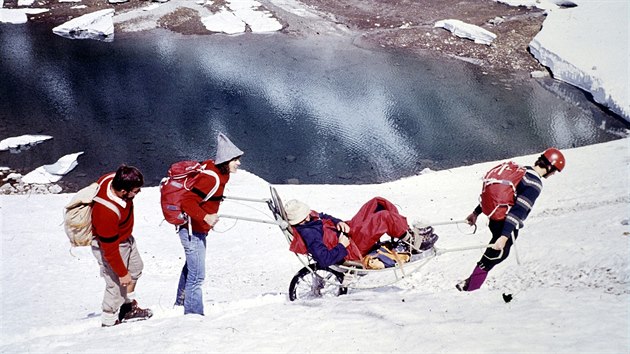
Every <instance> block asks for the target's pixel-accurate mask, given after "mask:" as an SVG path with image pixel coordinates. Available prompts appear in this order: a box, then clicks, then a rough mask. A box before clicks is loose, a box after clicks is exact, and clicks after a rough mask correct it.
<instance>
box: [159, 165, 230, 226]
mask: <svg viewBox="0 0 630 354" xmlns="http://www.w3.org/2000/svg"><path fill="white" fill-rule="evenodd" d="M203 176H212V177H214V178H216V179H217V181H218V180H219V176H218V175H217V174H216V173H215V172H214V171H212V170H206V165H202V164H200V163H199V162H197V161H179V162H176V163H174V164H172V165H171V167H170V168H169V169H168V173H167V176H166V177H164V178H163V179H162V181H161V182H160V205H161V206H162V214H163V215H164V220H166V222H168V223H169V224H173V225H175V226H181V225H184V224H186V223H188V215H186V213H185V212H184V211H183V210H182V208H181V201H182V198H183V196H184V195H185V194H186V192H189V191H190V192H193V193H195V194H197V195H198V196H200V197H201V198H202V202H206V201H208V200H210V199H211V197H212V195H213V194H214V193H215V192H216V191H217V189H218V188H219V184H218V183H217V184H216V185H215V186H214V188H213V189H212V190H211V191H210V192H209V193H208V194H205V193H203V192H202V191H200V190H199V189H197V188H195V183H196V182H197V181H198V180H199V179H200V178H203ZM213 200H214V199H213Z"/></svg>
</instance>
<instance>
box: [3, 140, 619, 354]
mask: <svg viewBox="0 0 630 354" xmlns="http://www.w3.org/2000/svg"><path fill="white" fill-rule="evenodd" d="M628 144H629V140H628V139H622V140H617V141H613V142H609V143H605V144H599V145H593V146H587V147H582V148H577V149H572V150H567V151H565V155H566V157H567V167H566V169H565V170H564V171H563V172H562V173H561V174H558V175H556V176H553V177H552V178H550V179H549V180H546V181H545V188H544V191H543V194H542V196H541V197H540V198H539V200H538V202H537V204H536V206H535V207H534V210H533V212H532V214H531V216H530V218H529V219H528V220H527V222H526V228H525V229H523V231H522V233H521V237H520V239H519V242H518V244H517V247H518V248H517V251H518V256H519V259H520V261H521V264H520V265H518V264H517V263H516V259H515V257H514V255H512V256H511V258H510V259H508V260H507V261H505V262H504V263H503V264H501V265H500V266H498V267H497V268H495V269H494V270H493V271H492V272H491V273H490V276H489V279H488V281H487V283H486V284H485V285H484V287H482V288H481V289H480V290H479V291H476V292H473V293H460V292H458V291H456V290H455V288H454V284H455V283H456V282H457V281H458V280H460V279H462V278H463V277H465V276H467V275H468V274H469V272H470V271H471V269H472V267H473V266H474V264H475V262H476V261H477V260H478V258H479V256H480V251H478V250H473V251H464V252H453V253H448V254H444V255H441V256H439V257H437V258H436V259H434V260H432V261H431V262H429V263H428V264H427V265H426V266H425V267H424V268H423V269H422V270H420V271H419V272H418V273H416V274H415V275H413V276H412V277H410V278H408V279H405V280H403V281H401V282H399V283H397V285H395V286H389V287H385V288H378V289H373V290H351V291H350V293H349V295H347V296H342V297H339V298H333V299H329V300H326V301H316V300H315V301H306V302H295V303H291V302H289V301H288V300H287V296H286V292H287V288H288V285H289V281H290V280H291V277H292V276H293V274H294V273H295V272H297V271H298V270H299V268H300V267H301V264H300V263H299V262H298V261H297V260H296V258H295V256H293V255H292V254H291V253H290V252H289V251H288V246H287V244H286V241H285V240H284V239H283V237H282V234H281V233H280V231H279V229H278V228H277V227H275V226H272V225H266V224H258V223H251V222H245V221H238V222H235V221H234V220H229V219H225V218H224V219H222V220H221V221H220V223H219V224H218V225H217V232H213V233H212V234H211V235H210V237H209V239H208V252H207V254H208V259H207V274H208V277H207V281H206V283H205V285H204V296H205V298H204V300H205V306H206V316H205V317H199V316H194V315H193V316H183V314H182V309H181V308H178V309H173V307H172V303H173V301H174V297H175V290H176V286H177V280H178V277H179V272H180V269H181V267H182V265H183V263H184V261H183V251H182V248H181V245H180V244H179V241H178V239H177V237H176V236H175V234H174V232H173V229H172V227H171V226H170V225H167V224H165V223H161V214H160V210H159V194H158V190H157V188H145V189H143V191H142V193H140V194H139V195H138V197H137V200H136V227H135V236H136V238H137V241H138V244H139V248H140V251H141V254H142V257H143V259H144V263H145V270H144V274H143V276H142V278H141V280H140V282H139V283H138V287H137V291H136V292H137V295H138V299H139V302H140V304H141V305H143V306H149V307H151V308H152V309H153V310H154V312H155V316H154V317H153V318H152V319H150V320H148V321H144V322H138V323H130V324H123V325H119V326H115V327H112V328H104V329H103V328H101V327H100V302H101V299H102V292H103V284H104V282H103V281H102V279H100V278H99V275H98V267H97V264H96V261H95V259H94V257H93V256H92V255H91V253H90V250H89V249H88V248H85V247H84V248H75V249H72V250H70V247H69V244H68V242H67V239H66V237H65V235H64V233H63V227H62V225H61V210H62V208H63V205H64V204H65V203H66V202H67V201H68V200H69V199H70V197H71V195H69V194H61V195H11V196H0V208H1V209H0V212H1V213H2V218H0V220H1V225H0V230H1V240H2V241H1V242H2V243H1V245H2V258H1V261H0V262H1V263H0V264H1V267H0V299H1V300H0V301H1V302H0V304H1V305H0V310H1V312H2V314H1V315H2V316H1V317H0V321H1V328H2V330H1V331H0V352H46V353H51V352H55V353H56V352H64V353H66V352H125V353H136V352H151V353H152V352H209V351H212V352H333V351H334V352H495V353H505V352H521V353H525V352H527V353H531V352H539V353H542V352H545V353H551V352H556V353H593V352H597V353H620V352H626V351H627V348H628V344H629V339H630V338H629V336H630V335H629V331H628V329H629V321H630V313H629V308H628V300H629V299H628V296H629V294H630V289H629V281H630V268H629V256H628V250H629V249H630V248H629V246H630V244H629V242H630V237H629V233H630V229H629V226H628V223H629V215H628V206H629V202H630V197H629V194H628V172H629V164H630V154H629V145H628ZM535 157H536V156H534V155H531V156H523V157H517V158H515V160H516V161H518V162H521V163H531V162H533V160H534V159H535ZM493 164H494V163H484V164H479V165H473V166H467V167H461V168H456V169H452V170H446V171H440V172H434V173H428V174H424V175H421V176H415V177H410V178H406V179H403V180H400V181H396V182H391V183H385V184H379V185H355V186H347V185H329V186H310V185H281V186H277V187H278V190H279V192H280V195H281V196H282V197H283V198H284V199H285V200H287V199H288V198H299V199H303V200H304V201H307V202H308V203H309V204H310V205H311V206H312V207H313V208H316V209H319V210H326V211H328V212H330V213H331V214H333V215H336V216H339V217H341V218H350V217H351V216H352V214H353V212H355V211H356V210H357V209H358V207H359V206H360V205H361V204H362V203H363V202H364V201H366V200H367V199H368V198H370V197H372V196H375V195H381V196H383V197H386V198H389V199H390V200H392V201H393V202H395V203H396V204H397V205H398V206H399V208H400V210H401V211H402V212H403V213H404V214H406V215H408V216H409V219H410V221H412V220H416V219H420V220H423V221H426V222H429V223H431V222H433V223H434V222H437V221H443V220H448V219H451V218H452V219H461V218H463V217H465V216H466V215H467V214H468V213H469V212H470V211H471V210H472V208H474V206H475V204H476V201H477V195H478V192H479V188H480V186H481V182H480V178H481V176H482V175H483V173H484V172H485V171H486V170H487V169H488V168H489V167H491V166H492V165H493ZM244 167H246V166H244ZM103 172H104V173H105V172H107V171H103ZM226 194H227V195H234V196H247V197H250V198H266V197H268V196H269V193H268V185H267V183H266V182H265V181H263V180H261V179H259V178H257V177H256V176H254V175H252V174H250V173H247V172H246V171H240V172H239V173H237V174H236V175H234V176H233V178H232V180H231V181H230V184H229V185H228V190H227V191H226ZM221 212H222V213H224V214H236V215H243V216H248V217H255V218H266V217H270V216H269V212H268V211H267V209H266V206H265V205H264V204H258V203H250V202H235V201H226V202H224V204H223V206H222V209H221ZM483 222H485V219H484V220H481V223H483ZM462 231H463V230H462ZM436 232H437V233H438V235H440V240H439V241H438V246H439V247H442V248H454V247H459V246H466V245H483V244H484V243H486V242H487V241H488V239H489V232H488V230H487V229H486V228H485V227H484V226H481V225H480V229H479V231H478V232H477V234H476V235H465V234H464V233H463V232H461V231H460V230H459V229H458V228H457V227H456V226H440V227H436ZM370 277H371V276H370ZM365 281H366V282H369V281H370V279H369V277H366V279H365ZM504 292H505V293H511V294H513V296H514V300H513V301H512V302H510V303H505V302H503V299H502V297H501V294H502V293H504Z"/></svg>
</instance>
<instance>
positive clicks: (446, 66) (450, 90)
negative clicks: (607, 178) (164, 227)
mask: <svg viewBox="0 0 630 354" xmlns="http://www.w3.org/2000/svg"><path fill="white" fill-rule="evenodd" d="M0 62H1V65H0V80H1V81H0V140H1V139H4V138H6V137H11V136H17V135H22V134H46V135H51V136H53V137H54V138H53V139H52V140H49V141H46V142H44V143H42V144H40V145H37V146H35V147H33V148H31V149H29V150H27V151H23V152H21V153H19V154H11V153H9V152H0V165H2V166H9V167H11V168H15V169H19V170H22V171H23V172H28V171H30V170H32V169H34V168H36V167H38V166H40V165H43V164H50V163H53V162H55V161H56V160H57V159H58V158H59V157H61V156H63V155H65V154H69V153H73V152H78V151H84V152H85V153H84V154H83V155H82V156H81V157H80V158H79V165H78V166H77V167H76V168H75V169H74V170H73V171H72V172H71V173H70V174H68V175H67V176H66V177H64V179H63V180H62V181H66V182H67V183H71V184H72V183H76V184H79V185H82V184H87V183H89V182H91V181H92V180H94V179H95V178H97V177H98V176H100V175H101V174H102V173H104V172H107V171H111V170H113V169H115V168H116V167H117V166H118V165H119V164H120V163H123V162H124V163H128V164H132V165H135V166H138V167H139V168H140V169H141V170H142V171H143V172H144V173H145V176H146V179H147V182H148V184H149V185H156V184H157V183H158V182H159V180H160V178H161V177H162V176H163V175H164V173H165V171H166V170H167V169H168V166H169V165H170V164H171V163H172V162H175V161H178V160H182V159H205V158H209V157H213V156H214V148H215V137H216V134H217V131H222V132H225V133H226V134H227V135H228V136H229V137H230V138H231V139H232V141H233V142H234V143H235V144H236V145H237V146H238V147H240V148H241V149H242V150H244V151H245V156H244V157H243V159H242V163H243V165H242V168H244V169H246V170H248V171H250V172H252V173H254V174H256V175H258V176H260V177H262V178H263V179H265V180H267V181H268V182H270V183H285V182H286V181H287V180H288V179H291V178H297V179H298V180H299V181H300V183H318V184H319V183H326V184H328V183H335V184H337V183H341V184H344V183H372V182H383V181H390V180H395V179H398V178H400V177H404V176H410V175H414V174H417V173H418V172H419V171H421V170H422V169H424V168H426V167H429V168H431V169H445V168H450V167H455V166H461V165H463V164H470V163H474V162H480V161H489V160H496V159H503V158H507V157H512V156H517V155H522V154H529V153H535V152H538V151H542V150H543V149H545V148H547V147H548V146H556V147H559V148H568V147H575V146H583V145H589V144H594V143H599V142H604V141H609V140H613V139H617V138H618V137H619V135H618V133H616V132H618V131H620V130H623V129H625V128H627V127H626V126H625V124H624V123H623V122H622V121H621V120H619V119H618V118H617V117H615V116H613V115H611V114H610V113H607V112H605V111H603V110H602V109H600V107H598V106H597V105H595V104H593V103H591V102H590V101H589V100H588V98H587V97H586V95H585V94H584V93H583V92H581V91H580V90H578V89H575V88H573V87H571V86H569V85H565V84H561V83H559V82H556V81H554V80H551V79H547V80H541V81H533V80H532V81H531V82H524V83H521V84H514V83H509V82H508V81H506V80H502V79H501V78H499V77H495V76H492V75H484V74H483V73H482V70H480V69H479V68H478V67H476V66H473V65H471V64H467V63H463V62H460V61H455V60H440V61H438V60H435V59H417V58H412V57H408V56H404V55H401V54H398V53H385V52H374V51H367V50H363V49H359V48H356V47H353V46H351V45H349V44H348V42H347V41H346V40H343V41H342V40H339V39H334V38H323V37H318V38H314V39H309V40H305V39H299V38H290V37H288V36H286V35H284V34H272V35H251V34H248V35H240V36H233V37H230V36H220V35H215V36H180V35H175V34H172V33H170V32H166V31H160V30H156V31H153V32H149V33H142V34H122V35H119V34H116V39H115V40H114V41H113V42H111V43H104V42H98V41H91V40H70V39H66V38H62V37H59V36H56V35H54V34H52V32H51V31H50V30H44V29H42V28H41V27H39V26H35V25H32V24H26V25H0Z"/></svg>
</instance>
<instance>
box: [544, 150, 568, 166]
mask: <svg viewBox="0 0 630 354" xmlns="http://www.w3.org/2000/svg"><path fill="white" fill-rule="evenodd" d="M542 156H543V157H544V158H545V159H547V162H549V165H551V166H553V167H554V168H555V169H556V170H557V171H558V172H562V169H563V168H564V163H565V161H564V155H562V153H561V152H560V150H558V149H556V148H549V149H547V150H545V152H543V154H542Z"/></svg>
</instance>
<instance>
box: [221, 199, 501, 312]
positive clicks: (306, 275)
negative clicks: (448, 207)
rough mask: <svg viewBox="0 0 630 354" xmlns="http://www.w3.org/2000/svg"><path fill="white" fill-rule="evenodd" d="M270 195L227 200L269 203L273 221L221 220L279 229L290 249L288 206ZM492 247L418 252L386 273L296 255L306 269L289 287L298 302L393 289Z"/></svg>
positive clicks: (477, 246) (225, 216)
mask: <svg viewBox="0 0 630 354" xmlns="http://www.w3.org/2000/svg"><path fill="white" fill-rule="evenodd" d="M270 192H271V198H270V199H251V198H240V197H228V196H226V197H225V198H226V199H235V200H242V201H252V202H263V203H266V204H267V206H268V207H269V209H270V210H271V213H272V214H273V217H274V220H273V221H272V220H261V219H253V218H247V217H241V216H231V215H224V214H220V215H219V216H220V217H222V218H232V219H239V220H245V221H253V222H262V223H269V224H275V225H278V227H279V228H280V230H281V231H282V233H283V235H284V237H285V239H286V241H287V243H288V244H289V245H290V244H291V242H292V240H293V237H294V236H293V232H292V228H291V225H290V224H289V222H288V218H287V214H286V212H285V210H284V207H283V206H284V204H283V203H282V199H281V198H280V196H279V195H278V192H277V191H276V189H275V188H274V187H273V186H270ZM460 223H466V221H465V220H459V221H447V222H439V223H433V224H432V225H417V226H422V227H428V226H431V227H433V226H439V225H447V224H460ZM475 231H476V227H474V228H473V229H472V232H471V233H475ZM490 246H491V245H482V246H479V245H476V246H469V247H460V248H451V249H443V248H437V247H431V248H429V249H427V250H423V251H421V250H419V249H416V252H413V253H412V255H411V258H410V259H409V261H408V262H397V263H396V264H395V265H394V266H392V267H387V268H383V269H366V268H365V267H364V266H363V264H362V263H361V262H356V261H346V262H345V263H343V264H339V265H332V266H330V267H321V266H319V265H318V264H317V263H316V262H315V261H314V260H313V258H312V257H311V255H309V254H307V255H301V254H298V253H295V255H296V257H297V258H298V259H299V261H300V262H301V263H302V265H303V268H302V269H300V270H299V271H298V272H297V273H296V274H295V275H294V276H293V278H292V279H291V282H290V283H289V300H291V301H294V300H298V299H313V298H321V297H335V296H340V295H344V294H346V293H347V292H348V289H372V288H379V287H384V286H389V285H392V284H395V283H397V282H399V281H401V280H402V279H405V278H406V277H409V276H410V275H411V274H413V273H415V272H417V271H418V270H420V269H421V268H422V267H423V266H424V265H426V264H427V263H428V262H429V261H430V260H432V259H433V258H435V257H437V256H439V255H441V254H444V253H449V252H457V251H465V250H473V249H483V248H486V247H490Z"/></svg>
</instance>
